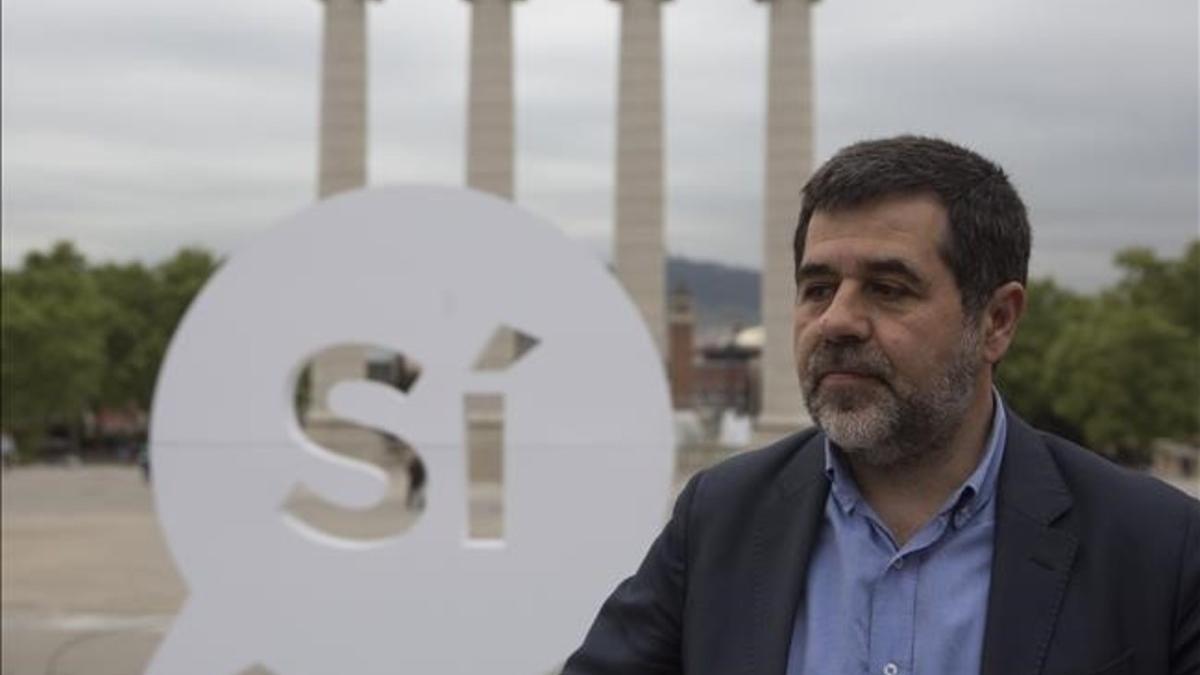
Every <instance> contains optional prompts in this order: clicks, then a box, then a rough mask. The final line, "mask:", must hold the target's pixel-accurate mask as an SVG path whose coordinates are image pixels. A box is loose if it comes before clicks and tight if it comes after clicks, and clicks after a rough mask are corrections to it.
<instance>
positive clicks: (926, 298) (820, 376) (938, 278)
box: [794, 196, 983, 466]
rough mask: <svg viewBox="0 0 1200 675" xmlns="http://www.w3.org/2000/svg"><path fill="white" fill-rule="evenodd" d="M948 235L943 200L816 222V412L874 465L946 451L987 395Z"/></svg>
mask: <svg viewBox="0 0 1200 675" xmlns="http://www.w3.org/2000/svg"><path fill="white" fill-rule="evenodd" d="M948 226H949V224H948V219H947V215H946V210H945V208H943V207H942V206H941V204H940V203H939V202H938V201H937V199H936V198H934V197H932V196H906V197H892V198H886V199H883V200H881V201H878V202H874V203H872V204H870V205H867V206H863V207H856V208H851V209H844V210H839V211H836V212H824V211H817V212H816V213H814V214H813V216H812V219H811V221H810V223H809V228H808V235H807V238H806V240H805V247H804V258H803V260H802V261H801V264H800V270H799V273H798V285H797V296H796V306H795V323H794V329H795V334H794V338H795V351H796V364H797V368H798V371H799V376H800V384H801V387H802V389H803V393H804V397H805V405H806V406H807V407H808V410H809V413H810V414H811V415H812V417H813V419H814V420H815V421H816V423H817V424H818V426H820V427H821V428H822V429H823V430H824V431H825V432H826V434H828V435H829V437H830V438H831V439H832V440H833V441H834V442H835V443H837V444H838V445H839V446H840V447H841V448H842V449H843V450H844V451H845V452H847V453H849V454H851V455H852V456H855V457H859V458H861V459H862V460H863V461H865V462H868V463H870V464H873V465H878V466H890V465H895V464H897V463H904V462H912V461H916V460H919V459H920V458H921V457H922V456H923V453H927V452H929V451H932V450H935V449H937V448H938V447H940V446H941V445H943V444H945V443H946V442H947V441H948V439H949V438H950V437H951V436H952V435H953V434H954V432H955V431H956V430H957V429H958V427H959V425H960V424H961V422H962V419H963V416H964V414H965V412H966V410H967V408H968V407H969V406H970V404H971V402H972V399H973V397H974V396H977V395H978V393H979V390H980V387H979V386H978V383H979V373H980V370H981V368H982V367H983V360H982V358H981V356H980V347H979V345H980V336H979V330H978V329H977V327H976V326H975V322H968V321H966V320H965V317H964V314H963V309H962V301H961V296H960V293H959V290H958V286H957V284H956V282H955V280H954V275H953V273H952V272H951V271H950V268H949V267H947V265H946V263H945V262H944V261H943V260H942V258H941V256H940V255H939V253H938V247H939V244H940V243H941V241H942V238H943V237H946V236H948V232H947V228H948Z"/></svg>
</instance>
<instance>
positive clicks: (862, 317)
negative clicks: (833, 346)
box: [819, 283, 871, 342]
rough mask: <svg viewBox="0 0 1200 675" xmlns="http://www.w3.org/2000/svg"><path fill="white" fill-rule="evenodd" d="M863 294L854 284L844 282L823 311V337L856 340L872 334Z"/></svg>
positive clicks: (831, 340)
mask: <svg viewBox="0 0 1200 675" xmlns="http://www.w3.org/2000/svg"><path fill="white" fill-rule="evenodd" d="M862 300H863V299H862V294H861V293H860V292H859V291H858V289H857V288H855V287H854V285H853V284H846V283H842V284H841V285H840V286H839V287H838V289H837V292H836V293H835V294H834V296H833V299H832V300H830V302H829V305H828V306H826V307H825V311H824V312H822V313H821V318H820V324H819V325H820V329H821V337H822V338H824V339H825V340H827V341H829V342H856V341H863V340H866V339H867V338H868V337H870V335H871V321H870V317H869V316H868V315H867V308H866V307H865V306H864V304H863V302H862Z"/></svg>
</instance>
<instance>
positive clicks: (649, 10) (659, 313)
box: [614, 0, 666, 353]
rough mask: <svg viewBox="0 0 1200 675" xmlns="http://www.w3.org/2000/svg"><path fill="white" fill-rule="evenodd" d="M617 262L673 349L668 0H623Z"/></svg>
mask: <svg viewBox="0 0 1200 675" xmlns="http://www.w3.org/2000/svg"><path fill="white" fill-rule="evenodd" d="M618 78H619V82H618V91H617V176H616V234H615V247H614V248H615V252H614V262H615V266H616V273H617V278H619V279H620V280H621V283H622V284H623V285H624V286H625V289H626V291H627V292H628V293H629V295H630V296H631V297H632V298H633V300H634V302H635V303H636V304H637V306H638V308H639V309H640V310H641V312H642V317H643V318H644V319H645V320H646V324H647V326H649V328H650V332H651V334H652V335H653V336H654V341H655V344H656V345H658V348H659V352H660V353H662V352H664V351H665V349H666V336H665V333H666V316H665V314H666V312H665V305H666V270H665V266H664V261H665V256H666V246H665V243H664V231H663V230H664V228H663V192H664V190H663V92H662V89H663V84H662V7H661V0H621V47H620V64H619V74H618Z"/></svg>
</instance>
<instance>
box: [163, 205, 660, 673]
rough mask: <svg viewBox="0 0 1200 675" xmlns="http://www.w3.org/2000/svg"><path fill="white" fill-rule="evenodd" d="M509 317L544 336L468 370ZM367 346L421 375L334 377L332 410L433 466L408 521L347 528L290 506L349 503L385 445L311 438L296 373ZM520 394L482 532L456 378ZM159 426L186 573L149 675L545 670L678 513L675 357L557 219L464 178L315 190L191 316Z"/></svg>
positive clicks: (168, 497)
mask: <svg viewBox="0 0 1200 675" xmlns="http://www.w3.org/2000/svg"><path fill="white" fill-rule="evenodd" d="M500 326H511V327H513V328H515V329H517V330H519V331H520V332H522V333H524V334H527V335H529V336H532V337H534V338H536V340H537V345H536V347H534V348H533V349H532V350H530V351H529V352H528V353H527V354H525V355H524V356H523V357H522V358H521V359H519V360H518V361H516V362H515V363H514V364H513V365H512V366H511V367H509V368H507V369H503V370H498V371H493V372H478V371H476V370H475V369H473V368H472V366H473V364H474V363H475V360H476V359H477V358H478V357H479V354H480V352H481V350H483V348H484V346H485V345H486V343H487V342H488V340H489V339H490V338H491V337H492V335H493V334H494V333H495V332H496V330H497V328H498V327H500ZM348 344H367V345H374V346H376V347H378V348H380V349H382V350H392V351H394V352H397V353H401V354H404V355H406V356H409V357H412V358H413V359H415V361H416V362H418V363H420V365H421V373H420V377H419V379H418V380H417V381H416V383H415V385H414V386H413V387H412V388H411V389H410V390H409V391H408V392H407V393H405V392H403V391H400V390H398V389H395V388H391V387H387V386H384V385H382V384H379V383H375V382H370V381H367V380H362V381H358V382H344V383H342V384H339V385H337V386H336V387H335V388H334V389H333V390H332V392H331V395H330V396H329V405H330V408H331V410H332V411H333V413H335V414H336V415H337V416H338V417H340V418H343V419H347V420H353V421H354V422H356V423H358V424H361V425H362V426H364V427H367V428H371V429H378V430H381V431H384V432H386V433H388V434H391V435H393V436H395V437H397V438H399V439H402V440H403V441H405V442H406V443H407V444H408V445H410V446H411V447H412V448H413V449H415V450H416V452H417V453H418V454H419V456H420V458H421V460H422V462H423V464H424V466H425V467H426V469H427V472H428V485H427V490H426V507H425V509H424V511H423V513H422V514H421V516H420V518H419V519H418V520H417V521H416V522H415V524H413V525H412V527H410V528H408V529H407V530H404V531H403V532H402V533H401V534H397V535H392V536H387V537H383V538H380V539H374V540H367V541H361V540H352V539H342V538H339V537H337V536H334V535H332V534H330V533H327V532H321V531H320V530H319V529H318V528H314V527H312V526H311V525H309V524H307V523H305V522H303V521H302V520H301V519H299V518H296V517H295V516H293V515H292V514H291V513H289V512H288V511H287V508H286V506H285V502H286V501H287V500H288V498H289V495H291V494H293V493H294V492H295V491H296V490H298V489H304V490H308V491H311V492H312V493H316V494H317V495H318V496H319V497H321V498H322V499H324V500H325V501H327V502H329V503H331V504H335V505H337V506H338V507H340V508H344V509H367V508H370V507H371V506H372V505H373V504H375V503H377V502H378V501H379V500H380V499H381V498H382V497H383V495H384V494H385V493H386V492H387V490H388V485H387V481H388V480H389V478H388V475H387V474H386V473H385V472H383V471H382V470H380V469H379V468H378V467H377V466H375V465H373V464H369V463H366V462H361V461H357V460H354V459H350V458H347V457H345V456H343V455H340V454H335V453H334V452H331V451H330V450H328V449H327V448H322V447H320V446H318V445H316V444H315V443H314V442H313V441H312V440H310V439H309V438H308V436H306V434H305V431H304V430H303V429H302V428H301V426H300V424H299V422H298V421H297V418H296V416H295V414H294V411H293V398H292V397H293V392H294V391H295V387H296V382H297V378H298V377H299V373H300V369H301V368H302V367H303V366H304V365H305V363H306V362H307V360H308V359H309V358H310V357H311V356H312V355H313V354H316V353H318V352H321V351H322V350H326V349H329V348H330V347H335V346H338V345H348ZM475 393H493V394H495V393H498V394H501V395H502V396H503V401H504V409H503V415H504V420H503V432H504V438H503V447H504V454H503V477H504V478H503V491H504V494H503V496H502V499H503V501H504V514H505V516H504V518H505V522H504V535H503V539H502V540H501V541H499V542H491V543H490V544H489V545H480V544H479V543H478V542H473V541H472V540H470V539H469V538H468V536H467V519H468V505H467V501H468V494H467V459H466V452H465V450H464V442H465V441H464V439H465V433H466V429H465V424H464V398H465V397H466V396H467V395H471V394H475ZM152 419H153V427H152V430H151V448H152V450H151V457H152V464H153V473H154V480H153V483H154V492H155V497H156V501H157V508H158V515H159V519H160V521H161V523H162V526H163V529H164V531H165V535H166V539H167V543H168V545H169V547H170V550H171V552H172V553H173V555H174V557H175V561H176V563H177V566H178V568H179V570H180V572H181V574H182V575H183V577H184V579H185V581H186V584H187V587H188V598H187V601H186V604H185V606H184V608H183V610H182V612H181V613H180V615H179V617H178V618H177V619H176V621H175V622H174V624H173V625H172V627H171V630H170V632H169V634H168V635H167V637H166V639H165V640H164V642H163V643H162V645H161V647H160V648H159V651H158V653H157V654H156V655H155V657H154V659H153V661H152V663H151V665H150V670H149V672H150V673H153V674H154V675H166V674H172V675H174V674H181V673H197V674H199V673H204V674H205V675H223V674H229V675H235V674H237V673H240V672H242V671H243V670H246V669H248V668H251V667H253V666H255V665H260V666H262V667H265V668H267V669H269V670H271V671H274V672H276V673H278V674H279V675H332V674H335V673H362V674H370V673H380V674H382V673H388V674H389V675H391V674H396V673H420V674H424V675H437V674H440V673H471V674H476V673H488V674H489V675H505V674H512V675H538V674H541V673H546V672H548V671H549V670H550V669H551V668H553V667H554V666H555V665H556V664H557V663H561V661H562V660H563V659H564V658H565V657H566V655H567V654H569V653H570V651H571V650H572V649H573V648H574V647H575V646H577V645H578V644H579V642H580V641H581V640H582V638H583V635H584V632H585V631H586V629H587V627H588V624H589V623H590V621H591V619H592V618H593V616H594V615H595V612H596V611H597V609H598V607H599V603H600V601H601V600H602V598H603V597H605V595H606V594H607V593H608V592H609V591H610V590H611V589H612V587H613V586H614V585H615V584H616V583H617V582H618V581H619V580H620V579H621V577H622V576H623V575H625V574H627V573H629V572H630V571H631V570H632V569H633V568H634V567H635V566H636V564H637V561H638V558H639V556H640V555H641V554H642V553H643V552H644V551H645V549H646V547H647V545H648V544H649V542H650V541H651V539H652V538H653V536H654V534H655V533H656V531H657V529H658V527H659V526H660V524H661V522H662V516H663V513H664V508H665V507H666V501H667V497H668V490H669V487H670V476H671V469H672V456H673V455H672V450H673V439H672V429H671V413H670V402H669V394H668V390H667V385H666V382H665V380H664V375H663V365H662V361H661V360H660V357H659V355H658V353H657V351H656V350H655V347H654V345H653V343H652V340H651V338H650V335H649V333H648V331H647V330H646V327H645V326H644V324H643V323H642V321H641V318H640V316H639V315H638V313H637V311H636V309H635V308H634V307H633V305H632V304H631V303H630V301H629V299H628V298H627V296H626V294H625V292H624V291H623V290H622V288H621V287H620V286H619V285H618V283H617V282H616V280H615V279H614V278H613V276H612V275H611V274H610V273H609V272H608V271H607V270H606V269H605V268H604V267H603V265H602V264H601V263H600V262H599V261H598V260H596V259H595V258H594V257H592V256H591V255H590V254H589V253H588V252H586V251H585V250H583V249H582V248H581V247H579V246H578V245H576V244H573V243H572V242H570V241H569V240H567V239H566V238H565V237H563V236H562V235H561V234H560V233H559V232H558V231H557V230H556V229H555V228H554V227H552V226H551V225H549V224H548V223H546V222H544V221H541V220H539V219H537V218H535V217H533V216H531V215H529V214H527V213H525V212H524V211H521V210H519V209H518V208H516V207H514V206H513V205H511V204H510V203H508V202H505V201H502V200H499V199H496V198H493V197H491V196H488V195H483V194H480V193H476V192H471V191H467V190H458V189H449V188H428V187H425V188H418V187H405V188H389V189H376V190H371V191H362V192H356V193H351V194H348V195H343V196H339V197H336V198H333V199H330V200H327V201H324V202H321V203H319V204H317V205H315V206H313V207H312V208H310V209H308V210H307V211H305V212H303V213H301V214H299V215H297V216H295V217H293V218H291V219H289V220H288V221H287V222H285V223H283V224H282V225H280V226H279V227H276V228H274V229H272V230H270V231H269V232H267V233H266V234H265V235H264V236H262V237H260V238H258V239H257V240H256V241H255V242H253V243H252V244H251V245H250V246H247V247H246V248H245V249H243V250H241V251H239V252H238V253H237V254H235V255H234V256H232V257H231V258H230V259H229V260H228V261H227V262H225V263H224V264H223V265H222V266H221V268H220V269H219V271H218V272H217V273H216V274H215V275H214V277H213V279H212V280H211V281H210V282H209V284H208V285H207V286H206V287H205V289H204V290H203V292H202V293H201V294H200V295H199V297H198V298H197V300H196V301H195V303H194V304H193V305H192V307H191V309H190V310H189V311H188V313H187V315H186V317H185V318H184V320H183V322H182V323H181V325H180V327H179V330H178V331H177V333H176V335H175V338H174V341H173V342H172V344H171V347H170V349H169V351H168V353H167V358H166V360H165V362H164V365H163V368H162V371H161V373H160V376H159V382H158V388H157V393H156V397H155V401H154V411H153V417H152Z"/></svg>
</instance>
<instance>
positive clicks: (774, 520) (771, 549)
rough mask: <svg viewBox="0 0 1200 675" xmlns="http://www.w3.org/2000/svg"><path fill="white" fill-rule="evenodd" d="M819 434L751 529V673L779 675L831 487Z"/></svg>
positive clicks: (790, 467) (786, 473)
mask: <svg viewBox="0 0 1200 675" xmlns="http://www.w3.org/2000/svg"><path fill="white" fill-rule="evenodd" d="M824 443H825V436H824V435H823V434H819V433H818V434H813V435H812V436H811V437H810V438H809V439H808V441H807V442H806V443H804V445H803V446H802V447H801V448H800V450H799V451H798V452H797V453H796V454H795V455H794V456H793V458H792V460H791V462H790V463H789V464H788V465H787V467H786V468H785V469H784V470H783V472H782V473H781V475H780V480H779V481H778V482H777V483H776V484H775V485H774V489H773V490H772V493H773V494H771V495H770V496H769V497H768V498H767V500H766V503H765V504H764V506H763V509H762V511H761V512H760V513H759V515H758V517H757V518H756V520H755V523H754V527H755V531H754V539H753V542H754V543H753V546H754V552H753V553H754V554H753V561H754V567H753V569H754V576H753V596H752V598H751V600H752V602H753V613H752V615H751V616H752V619H753V621H754V624H753V631H752V634H751V635H752V637H751V640H750V650H751V651H750V654H749V663H750V664H751V666H750V671H749V672H751V673H756V674H758V675H783V674H784V671H785V670H786V669H787V655H788V646H789V645H790V644H791V639H792V626H793V623H794V621H795V616H796V609H797V608H798V607H800V606H801V604H802V602H803V599H802V596H803V595H804V590H805V583H804V582H805V578H806V576H807V573H808V560H809V557H810V556H811V554H812V550H813V547H814V546H815V545H816V542H817V534H818V532H819V530H820V526H821V518H822V516H823V514H824V512H825V500H826V497H827V496H828V494H829V482H828V480H827V479H826V478H825V475H824V471H823V470H824V466H825V461H824Z"/></svg>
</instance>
